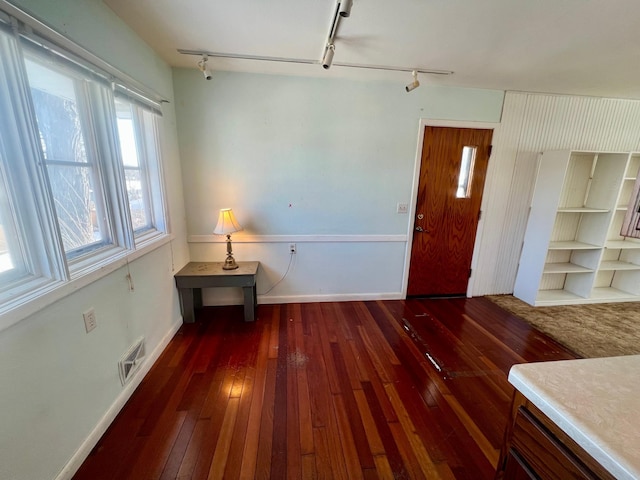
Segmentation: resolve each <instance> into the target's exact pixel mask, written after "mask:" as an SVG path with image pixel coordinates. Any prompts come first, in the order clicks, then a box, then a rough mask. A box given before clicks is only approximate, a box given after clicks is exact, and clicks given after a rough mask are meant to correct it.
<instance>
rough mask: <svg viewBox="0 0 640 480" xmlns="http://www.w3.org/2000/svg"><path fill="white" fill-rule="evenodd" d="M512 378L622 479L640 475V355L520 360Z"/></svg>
mask: <svg viewBox="0 0 640 480" xmlns="http://www.w3.org/2000/svg"><path fill="white" fill-rule="evenodd" d="M509 382H510V383H511V384H512V385H513V386H514V387H515V388H516V389H518V390H519V391H520V392H521V393H522V394H523V395H524V396H525V397H526V398H527V399H528V400H530V401H531V402H532V403H533V404H534V405H535V406H536V407H538V408H539V409H540V410H541V411H542V412H543V413H544V414H545V415H547V416H548V417H549V418H550V419H551V420H553V421H554V422H555V423H556V424H557V425H558V426H559V427H560V428H561V429H562V430H564V432H565V433H567V434H568V435H569V436H570V437H571V438H572V439H573V440H575V442H576V443H577V444H578V445H580V446H581V447H582V448H584V450H585V451H587V452H588V453H589V454H590V455H591V456H592V457H593V458H594V459H596V460H597V461H598V462H599V463H600V464H601V465H602V466H603V467H604V468H605V469H607V470H608V471H609V472H610V473H611V474H612V475H614V476H615V477H616V478H618V479H640V355H628V356H624V357H609V358H590V359H583V360H562V361H557V362H541V363H528V364H522V365H514V366H513V367H512V368H511V371H510V372H509Z"/></svg>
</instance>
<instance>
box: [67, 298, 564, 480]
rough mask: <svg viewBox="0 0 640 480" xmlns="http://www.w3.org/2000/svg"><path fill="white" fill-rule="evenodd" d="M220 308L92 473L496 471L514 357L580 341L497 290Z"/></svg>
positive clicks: (89, 467)
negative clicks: (508, 308)
mask: <svg viewBox="0 0 640 480" xmlns="http://www.w3.org/2000/svg"><path fill="white" fill-rule="evenodd" d="M242 315H243V314H242V308H241V307H215V308H214V307H207V308H204V309H203V310H202V311H201V312H200V313H199V316H198V321H197V322H196V323H195V324H190V325H184V326H183V327H182V328H181V329H180V331H179V332H178V334H177V335H176V336H175V338H174V339H173V340H172V341H171V343H170V344H169V346H168V347H167V349H166V350H165V352H164V353H163V354H162V356H161V357H160V359H159V360H158V361H157V362H156V364H155V365H154V366H153V368H152V369H151V371H150V373H149V374H148V375H147V377H146V378H145V379H144V380H143V382H142V384H141V385H140V387H139V388H138V389H137V390H136V392H135V393H134V395H133V396H132V398H131V399H130V400H129V402H128V403H127V404H126V406H125V407H124V408H123V410H122V411H121V413H120V414H119V416H118V417H117V419H116V420H115V421H114V423H113V424H112V425H111V427H110V428H109V430H108V431H107V432H106V433H105V435H104V436H103V438H102V439H101V440H100V442H99V443H98V445H97V446H96V447H95V449H94V450H93V452H92V453H91V454H90V456H89V457H88V458H87V460H86V461H85V462H84V464H83V465H82V466H81V468H80V469H79V471H78V472H77V474H76V476H75V477H74V478H75V479H77V480H80V479H91V480H98V479H117V480H121V479H136V480H139V479H175V478H179V479H205V478H211V479H213V478H229V479H234V478H246V479H251V478H273V479H284V478H292V479H293V478H302V479H313V478H329V479H334V478H335V479H340V478H344V479H357V478H426V479H438V478H442V479H453V478H456V479H473V480H478V479H490V478H493V474H494V470H495V465H496V463H497V461H498V455H499V449H500V445H501V442H502V435H503V431H504V428H505V425H506V419H507V415H508V413H509V404H510V400H511V394H512V388H511V386H510V385H509V383H508V382H507V373H508V371H509V368H510V367H511V366H512V365H513V364H514V363H522V362H532V361H545V360H559V359H568V358H575V355H574V354H572V353H571V352H569V351H567V350H565V349H564V348H563V347H561V346H560V345H558V344H557V343H555V342H554V341H553V340H551V339H549V338H548V337H546V336H545V335H543V334H541V333H539V332H537V331H536V330H534V329H533V328H532V327H530V326H529V325H528V324H526V323H525V322H524V321H522V320H520V319H519V318H517V317H514V316H512V315H510V314H509V313H507V312H505V311H504V310H502V309H500V308H499V307H497V306H496V305H494V304H493V303H491V302H490V301H489V300H486V299H484V298H474V299H464V298H456V299H438V300H407V301H377V302H345V303H309V304H287V305H260V306H259V307H258V316H259V319H258V320H257V321H256V322H255V323H245V322H243V321H242V319H243V316H242Z"/></svg>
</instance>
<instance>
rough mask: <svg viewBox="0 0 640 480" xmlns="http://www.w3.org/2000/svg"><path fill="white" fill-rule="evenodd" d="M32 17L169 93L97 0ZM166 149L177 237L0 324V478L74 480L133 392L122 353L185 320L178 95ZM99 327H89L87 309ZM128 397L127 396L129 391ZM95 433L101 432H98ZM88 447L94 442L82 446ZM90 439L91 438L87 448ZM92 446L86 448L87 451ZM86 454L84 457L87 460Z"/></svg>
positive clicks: (70, 2)
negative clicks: (103, 428)
mask: <svg viewBox="0 0 640 480" xmlns="http://www.w3.org/2000/svg"><path fill="white" fill-rule="evenodd" d="M19 3H20V4H21V5H22V6H24V7H25V8H26V9H28V10H30V11H31V12H32V13H33V14H34V15H35V16H37V17H38V18H40V19H42V20H43V21H45V22H46V23H48V24H50V25H51V26H53V27H55V28H56V29H58V30H59V31H61V32H62V33H65V34H67V35H68V36H69V37H71V38H72V39H74V40H76V41H77V42H78V43H80V44H82V45H83V46H85V48H87V49H88V50H90V51H92V52H93V53H95V54H97V55H99V56H100V57H102V58H103V59H104V60H106V61H108V62H109V63H111V64H112V65H114V66H116V67H118V68H120V69H121V70H123V71H124V72H125V73H127V74H129V75H130V76H132V77H134V78H135V79H136V80H137V81H139V82H141V83H144V84H146V85H148V86H149V87H151V88H153V89H154V90H156V91H158V92H159V93H161V94H162V95H163V96H165V97H167V98H169V99H171V100H172V97H173V84H172V76H171V70H170V68H169V67H168V66H167V65H166V64H164V63H163V62H162V60H161V59H159V58H158V57H157V56H156V55H155V54H154V53H153V52H152V51H151V49H150V48H149V47H148V46H147V45H146V44H144V43H143V42H142V41H141V40H140V39H138V38H137V37H136V36H135V35H134V34H133V33H132V32H131V31H130V30H129V29H128V27H126V26H125V25H124V24H123V23H122V22H121V21H120V20H119V19H118V18H117V17H116V16H115V15H114V14H113V13H112V12H111V11H110V10H109V9H108V8H107V7H105V6H104V4H103V3H102V2H100V1H97V0H56V1H48V0H46V1H45V0H29V1H27V0H23V1H20V2H19ZM163 113H164V117H163V122H162V124H163V125H162V147H163V163H164V170H165V176H166V180H167V181H166V191H167V198H168V209H169V213H170V218H171V227H172V231H173V234H174V235H175V239H174V240H173V242H172V243H171V244H166V245H164V246H162V247H160V248H159V249H156V250H155V251H153V252H151V253H149V254H147V255H145V256H143V257H141V258H138V259H137V260H135V261H133V262H131V264H130V266H129V271H130V272H131V275H132V278H133V281H134V285H135V291H133V292H130V291H129V288H128V282H127V279H126V275H127V273H128V272H127V268H126V267H122V268H120V269H118V270H116V271H115V272H113V273H111V274H109V275H107V276H105V277H103V278H101V279H99V280H97V281H95V282H93V283H91V284H90V285H88V286H86V287H84V288H81V289H80V290H78V291H76V292H75V293H73V294H70V295H68V296H67V297H65V298H63V299H61V300H59V301H57V302H56V303H53V304H51V305H49V306H47V307H46V308H43V309H42V310H40V311H39V312H37V313H35V314H33V315H31V316H29V317H27V318H24V319H23V320H21V321H20V322H18V323H17V324H15V325H13V326H12V327H10V328H8V329H6V330H3V331H1V332H0V385H2V387H1V388H0V478H1V479H3V480H4V479H7V480H9V479H11V480H47V479H54V478H57V477H58V476H59V475H60V473H61V472H63V471H64V472H65V473H64V474H63V475H62V476H60V477H58V478H67V477H65V475H67V474H69V473H73V471H68V470H64V469H65V467H66V468H69V467H70V465H71V466H72V464H69V461H70V460H72V459H73V460H74V461H78V457H77V456H75V454H76V452H77V451H78V449H79V448H80V447H81V446H82V445H83V442H85V441H86V440H87V439H90V438H91V436H92V435H95V434H96V430H95V429H96V426H98V425H99V424H100V423H99V422H100V421H101V420H102V419H103V417H104V416H105V415H107V416H108V414H110V413H113V412H112V410H113V408H114V405H115V406H117V405H118V404H119V403H121V402H123V401H124V400H125V399H126V392H127V391H126V390H124V389H123V387H122V386H121V384H120V380H119V376H118V361H119V359H120V357H121V356H122V355H123V354H124V353H125V352H126V351H127V349H128V348H129V347H130V346H131V345H132V343H133V342H134V341H135V340H137V339H138V338H139V337H141V336H144V337H145V339H146V347H147V353H148V354H149V355H151V353H152V352H154V351H158V348H162V345H163V342H166V341H167V339H168V336H170V334H171V332H172V331H174V330H175V328H176V327H177V325H179V322H180V320H181V318H180V311H179V306H178V301H177V294H176V291H175V286H174V280H173V272H174V271H175V269H177V268H179V267H181V266H182V265H183V264H184V263H186V262H187V261H188V250H187V245H186V241H185V239H186V235H185V224H184V201H183V193H182V181H181V171H180V161H179V157H178V145H177V132H176V126H175V113H174V110H173V103H171V104H169V105H167V104H165V105H164V106H163ZM89 307H94V308H95V312H96V319H97V328H96V329H95V330H94V331H92V332H91V333H90V334H87V333H85V330H84V323H83V319H82V312H83V311H85V310H87V309H88V308H89ZM123 397H124V398H123ZM94 440H97V438H94ZM84 446H85V447H87V445H86V444H85V445H84ZM90 446H91V445H89V448H90ZM85 453H86V452H85ZM80 460H82V459H81V458H80Z"/></svg>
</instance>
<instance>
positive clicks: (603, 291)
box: [514, 150, 640, 305]
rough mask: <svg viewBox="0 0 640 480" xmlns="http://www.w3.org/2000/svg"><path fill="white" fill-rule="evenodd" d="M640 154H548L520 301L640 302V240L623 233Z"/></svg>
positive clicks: (524, 258)
mask: <svg viewBox="0 0 640 480" xmlns="http://www.w3.org/2000/svg"><path fill="white" fill-rule="evenodd" d="M639 170H640V153H610V152H576V151H564V150H563V151H550V152H544V153H543V154H541V156H540V159H539V165H538V175H537V178H536V185H535V188H534V194H533V199H532V203H531V210H530V213H529V219H528V223H527V230H526V233H525V239H524V244H523V248H522V254H521V258H520V265H519V267H518V274H517V277H516V283H515V286H514V296H516V297H518V298H520V299H522V300H524V301H525V302H527V303H529V304H531V305H569V304H578V303H597V302H619V301H638V300H640V240H637V239H632V238H628V237H623V236H622V235H621V234H620V231H621V229H622V226H623V222H624V218H625V214H626V212H627V208H628V206H629V203H630V201H631V197H632V193H633V189H634V185H635V181H636V178H637V177H638V171H639Z"/></svg>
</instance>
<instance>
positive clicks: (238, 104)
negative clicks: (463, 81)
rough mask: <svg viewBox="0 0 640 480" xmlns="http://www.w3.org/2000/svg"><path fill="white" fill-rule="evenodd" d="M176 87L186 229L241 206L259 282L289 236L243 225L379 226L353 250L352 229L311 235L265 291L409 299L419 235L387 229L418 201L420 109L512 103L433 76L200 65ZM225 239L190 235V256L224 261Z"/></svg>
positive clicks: (179, 76)
mask: <svg viewBox="0 0 640 480" xmlns="http://www.w3.org/2000/svg"><path fill="white" fill-rule="evenodd" d="M174 86H175V96H176V115H177V118H178V132H179V142H180V153H181V158H182V165H183V176H184V186H185V202H186V211H187V225H188V233H189V234H190V235H210V234H211V231H212V229H213V227H214V226H215V222H216V220H217V212H218V209H220V208H224V207H232V208H233V209H234V212H235V213H236V216H237V217H238V220H239V221H240V223H241V224H242V225H243V227H244V228H245V231H244V232H243V233H242V234H237V235H234V237H235V238H236V239H237V241H238V243H237V244H236V247H235V251H236V257H237V258H238V259H255V260H259V261H261V263H262V266H263V270H264V271H263V275H262V276H259V278H258V281H259V285H258V286H259V288H258V290H259V292H260V291H265V290H267V288H268V287H269V286H270V285H271V284H272V283H273V281H274V280H277V278H278V277H279V276H280V274H281V273H283V272H284V271H285V269H286V267H287V260H288V255H286V252H287V251H288V245H282V244H273V243H271V242H270V241H269V242H268V244H264V245H259V244H253V243H252V244H244V243H242V241H243V240H242V239H243V235H245V236H246V235H254V236H255V235H259V236H267V237H271V236H284V237H285V238H284V240H283V241H284V242H285V243H286V241H287V237H292V236H300V235H304V236H318V235H325V236H326V235H331V236H337V237H340V236H350V235H364V236H367V237H371V238H370V239H371V241H369V240H368V239H367V238H363V239H362V240H363V241H362V242H358V243H357V245H356V246H355V250H356V251H355V252H353V251H352V249H353V248H354V245H353V242H352V240H353V239H347V238H345V241H349V245H347V244H341V243H340V238H333V239H332V245H321V244H322V239H320V242H313V243H305V244H304V245H302V247H301V248H300V247H299V249H298V250H299V252H298V254H297V256H296V259H295V268H294V269H293V270H292V271H290V273H289V275H288V276H287V278H286V279H285V280H284V281H283V282H282V284H280V285H279V286H278V287H277V290H275V291H274V292H273V293H272V294H271V295H270V297H268V298H267V297H266V296H264V297H262V298H261V301H262V302H267V301H295V300H309V299H314V298H315V299H323V298H327V297H331V296H332V295H333V296H334V297H335V296H336V295H347V296H348V295H355V296H357V297H359V298H361V297H362V296H363V295H365V296H366V295H369V296H372V297H375V296H376V295H377V296H384V297H386V298H389V297H394V296H398V295H399V294H400V290H401V285H402V278H403V273H404V254H405V250H406V244H407V243H406V241H400V242H398V241H393V242H387V243H381V242H379V238H375V236H380V235H405V236H406V234H407V229H408V226H409V220H410V219H409V216H408V215H399V214H397V213H396V206H397V203H398V202H404V203H411V200H412V199H411V194H412V193H411V192H412V185H413V175H414V168H415V159H416V147H417V144H418V126H419V122H420V119H421V118H426V119H441V120H460V121H476V122H499V121H500V113H501V108H502V101H503V92H502V91H494V90H480V89H465V88H449V87H442V86H430V85H428V80H427V79H424V80H423V86H421V87H420V88H418V89H416V90H414V91H413V92H411V93H409V94H407V93H406V92H405V89H404V84H402V83H388V82H373V81H366V80H363V81H353V80H336V79H321V78H306V77H284V76H275V75H256V74H243V73H230V72H214V74H213V79H212V80H211V81H205V80H204V79H203V78H202V75H201V74H200V73H199V72H198V71H197V70H196V69H195V68H194V69H176V70H174ZM266 240H269V238H266ZM281 240H282V239H281ZM223 248H224V247H223V246H222V245H221V244H215V243H192V244H191V254H192V260H218V259H220V258H223ZM283 253H285V255H284V256H283V255H282V254H283ZM345 265H348V267H347V268H344V266H345ZM338 272H339V273H338ZM214 296H215V294H214V293H213V292H208V298H209V300H210V301H211V302H216V300H215V298H214ZM206 298H207V297H205V299H206ZM335 298H344V297H335ZM221 301H222V302H224V301H225V300H221ZM226 301H228V300H226Z"/></svg>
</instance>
